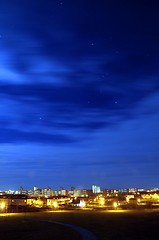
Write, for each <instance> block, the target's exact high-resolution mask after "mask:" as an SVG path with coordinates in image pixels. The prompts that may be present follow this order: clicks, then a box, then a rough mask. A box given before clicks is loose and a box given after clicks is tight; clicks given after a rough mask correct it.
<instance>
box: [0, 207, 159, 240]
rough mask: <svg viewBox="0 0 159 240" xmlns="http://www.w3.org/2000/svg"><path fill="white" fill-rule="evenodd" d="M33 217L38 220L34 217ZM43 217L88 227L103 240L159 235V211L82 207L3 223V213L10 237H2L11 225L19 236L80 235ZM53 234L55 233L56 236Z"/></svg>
mask: <svg viewBox="0 0 159 240" xmlns="http://www.w3.org/2000/svg"><path fill="white" fill-rule="evenodd" d="M32 218H34V219H36V220H35V221H30V219H32ZM42 219H47V220H53V221H59V222H64V223H70V224H75V225H78V226H81V227H84V228H86V229H88V230H90V231H92V232H94V233H95V234H96V235H97V236H98V237H99V239H100V240H135V239H137V240H153V239H155V240H156V239H157V238H158V229H159V214H158V213H157V212H153V211H121V212H120V211H119V212H115V211H114V212H113V211H84V210H81V211H53V212H46V213H27V214H25V216H24V214H19V215H18V216H16V217H15V218H13V217H12V216H11V217H9V215H8V217H5V218H3V223H2V217H0V239H1V240H4V239H9V238H2V237H1V235H3V234H1V233H2V232H3V233H4V232H5V233H6V232H7V231H8V229H10V230H9V231H10V236H11V235H12V233H13V232H14V233H16V238H17V239H18V238H20V239H35V240H36V239H39V240H42V239H46V240H47V239H49V238H52V239H58V240H60V239H64V240H66V239H69V240H70V239H74V240H78V239H79V235H78V234H77V235H76V233H75V232H73V231H72V230H70V229H66V228H63V229H61V226H56V225H54V224H51V223H47V222H40V221H39V220H42ZM1 224H2V225H3V226H5V227H4V229H5V231H2V230H1V226H2V225H1ZM2 229H3V228H2ZM42 229H43V230H42ZM61 231H62V234H61ZM67 231H68V232H67ZM69 231H70V232H69ZM46 233H47V234H46ZM52 234H55V237H54V235H52ZM58 234H61V235H58ZM71 234H73V235H71ZM31 235H32V237H31ZM21 236H27V238H25V237H21ZM71 236H72V237H71ZM12 239H13V238H12Z"/></svg>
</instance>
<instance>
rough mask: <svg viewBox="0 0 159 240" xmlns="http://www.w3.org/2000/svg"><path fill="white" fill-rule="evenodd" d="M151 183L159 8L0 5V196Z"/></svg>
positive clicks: (24, 0) (84, 1) (38, 2)
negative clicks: (17, 191)
mask: <svg viewBox="0 0 159 240" xmlns="http://www.w3.org/2000/svg"><path fill="white" fill-rule="evenodd" d="M158 176H159V3H158V2H157V1H154V0H63V1H56V0H0V190H7V189H19V187H20V186H21V185H22V186H23V187H24V189H26V188H33V187H34V186H38V187H47V186H50V187H51V188H53V189H58V188H60V187H64V188H67V189H69V188H70V187H71V186H74V187H76V188H91V185H92V184H97V185H100V186H101V187H102V188H122V187H144V188H150V187H159V181H158V180H159V177H158Z"/></svg>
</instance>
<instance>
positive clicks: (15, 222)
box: [0, 214, 80, 240]
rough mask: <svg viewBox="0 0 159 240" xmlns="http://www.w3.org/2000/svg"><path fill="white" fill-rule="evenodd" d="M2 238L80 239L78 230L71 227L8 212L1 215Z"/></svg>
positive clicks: (7, 239)
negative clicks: (33, 219)
mask: <svg viewBox="0 0 159 240" xmlns="http://www.w3.org/2000/svg"><path fill="white" fill-rule="evenodd" d="M0 239H1V240H18V239H21V240H33V239H34V240H45V239H53V240H60V239H64V240H74V239H77V240H80V236H79V234H78V233H77V232H75V231H73V230H72V229H70V228H67V227H64V226H59V225H55V224H49V223H47V222H40V221H39V220H37V221H31V220H30V219H28V218H25V216H24V214H7V215H5V216H4V215H2V216H0Z"/></svg>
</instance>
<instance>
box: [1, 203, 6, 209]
mask: <svg viewBox="0 0 159 240" xmlns="http://www.w3.org/2000/svg"><path fill="white" fill-rule="evenodd" d="M5 206H6V205H5V203H4V202H2V203H1V205H0V208H1V209H2V210H3V209H4V208H5Z"/></svg>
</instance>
